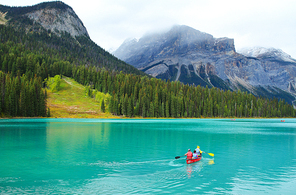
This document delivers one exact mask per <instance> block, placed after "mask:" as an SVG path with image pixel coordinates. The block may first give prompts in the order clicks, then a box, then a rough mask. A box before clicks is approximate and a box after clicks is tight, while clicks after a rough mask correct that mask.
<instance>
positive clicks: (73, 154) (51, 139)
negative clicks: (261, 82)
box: [0, 119, 296, 194]
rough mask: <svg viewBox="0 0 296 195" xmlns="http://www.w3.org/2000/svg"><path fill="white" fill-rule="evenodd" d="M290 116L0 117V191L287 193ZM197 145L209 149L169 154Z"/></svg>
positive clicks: (292, 171)
mask: <svg viewBox="0 0 296 195" xmlns="http://www.w3.org/2000/svg"><path fill="white" fill-rule="evenodd" d="M295 138H296V120H295V119H286V120H285V122H281V119H266V120H262V119H260V120H259V119H258V120H243V119H237V120H235V121H231V120H230V119H223V120H214V119H189V120H185V119H180V120H97V119H7V120H6V119H5V120H0V194H24V193H31V194H146V193H147V194H171V193H173V194H205V193H210V194H217V193H218V194H225V193H226V194H293V193H295V192H296V140H295ZM197 145H199V146H200V147H201V150H203V151H205V152H210V153H214V154H215V157H214V158H213V157H211V156H209V155H207V154H204V155H203V158H202V160H201V161H199V162H197V163H193V164H189V165H187V164H186V162H185V160H184V158H180V159H177V160H176V159H175V156H180V155H183V154H184V153H186V151H187V149H188V148H191V149H194V148H195V147H196V146H197Z"/></svg>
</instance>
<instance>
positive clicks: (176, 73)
mask: <svg viewBox="0 0 296 195" xmlns="http://www.w3.org/2000/svg"><path fill="white" fill-rule="evenodd" d="M247 53H248V55H247ZM114 55H115V56H116V57H118V58H120V59H122V60H124V61H125V62H127V63H129V64H131V65H133V66H135V67H137V68H138V69H140V70H142V71H144V72H145V73H148V74H150V75H152V76H154V77H156V78H161V79H170V80H179V81H181V82H183V83H185V84H186V83H189V84H195V85H202V86H206V85H208V86H210V87H212V86H215V87H219V88H222V89H230V90H238V89H240V90H243V91H249V92H251V93H253V94H254V95H258V96H259V95H262V96H267V97H278V98H284V99H286V100H287V101H288V102H290V103H291V102H292V101H293V100H294V99H295V98H294V96H295V95H296V93H295V89H296V88H295V87H296V85H295V83H296V79H295V77H296V61H295V60H294V59H292V58H291V57H289V55H287V54H284V53H283V52H282V51H280V50H275V49H265V50H264V49H261V50H260V51H258V50H257V52H256V51H255V50H254V51H253V52H252V51H247V50H245V51H244V52H243V54H240V53H237V52H236V50H235V46H234V40H233V39H229V38H214V37H213V36H212V35H209V34H206V33H202V32H200V31H198V30H195V29H193V28H190V27H188V26H174V27H173V28H172V29H171V30H169V31H168V32H166V33H162V34H151V35H147V36H144V37H142V38H141V39H140V40H135V39H133V40H127V41H125V42H124V43H123V44H122V45H121V46H120V47H119V48H118V49H117V50H116V51H115V52H114Z"/></svg>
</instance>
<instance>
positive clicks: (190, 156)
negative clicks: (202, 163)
mask: <svg viewBox="0 0 296 195" xmlns="http://www.w3.org/2000/svg"><path fill="white" fill-rule="evenodd" d="M184 156H187V159H192V156H193V154H192V152H191V150H190V149H188V152H187V153H186V154H185V155H184Z"/></svg>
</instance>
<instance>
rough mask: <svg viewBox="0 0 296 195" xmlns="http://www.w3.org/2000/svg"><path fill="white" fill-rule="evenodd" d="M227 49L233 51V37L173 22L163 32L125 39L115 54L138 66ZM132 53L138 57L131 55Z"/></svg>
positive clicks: (223, 51) (225, 50) (225, 51)
mask: <svg viewBox="0 0 296 195" xmlns="http://www.w3.org/2000/svg"><path fill="white" fill-rule="evenodd" d="M230 51H233V52H235V47H234V40H233V39H229V38H219V39H216V38H214V37H213V36H212V35H210V34H207V33H204V32H201V31H199V30H195V29H193V28H191V27H188V26H185V25H176V26H173V27H172V28H171V29H170V30H169V31H167V32H164V33H154V34H148V35H145V36H143V37H142V38H140V39H139V40H138V41H137V40H135V39H131V40H129V41H125V42H124V43H123V44H122V45H121V46H120V47H119V48H118V49H117V50H116V51H115V52H114V55H115V56H116V57H118V58H120V59H122V60H125V61H126V62H128V63H130V64H132V65H134V66H135V67H138V68H139V67H142V66H143V65H146V63H147V62H151V61H153V60H154V59H157V58H163V57H165V58H169V57H174V58H175V57H177V56H182V55H189V54H190V53H205V52H206V53H208V52H210V53H221V52H222V53H228V52H230ZM133 56H138V57H136V58H133ZM139 56H141V57H139Z"/></svg>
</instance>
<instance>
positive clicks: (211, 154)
mask: <svg viewBox="0 0 296 195" xmlns="http://www.w3.org/2000/svg"><path fill="white" fill-rule="evenodd" d="M202 152H203V153H206V152H204V151H202ZM206 154H208V155H210V156H212V157H214V154H213V153H206Z"/></svg>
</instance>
